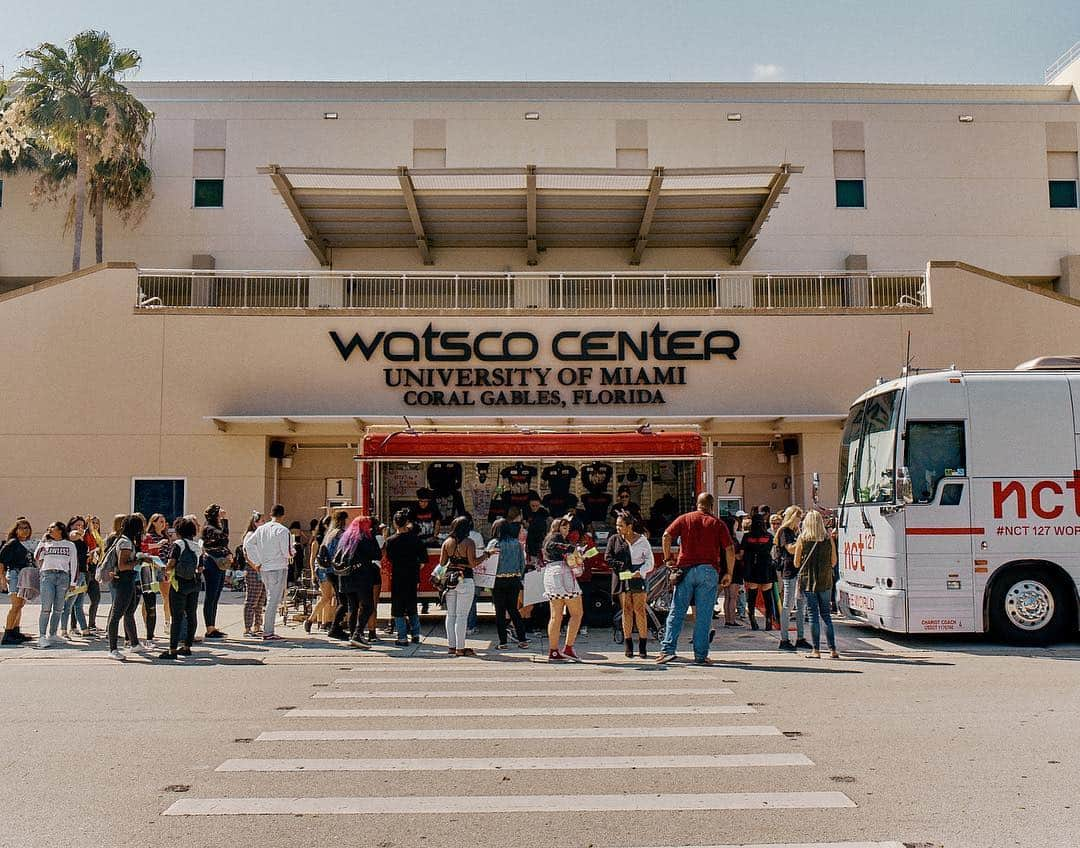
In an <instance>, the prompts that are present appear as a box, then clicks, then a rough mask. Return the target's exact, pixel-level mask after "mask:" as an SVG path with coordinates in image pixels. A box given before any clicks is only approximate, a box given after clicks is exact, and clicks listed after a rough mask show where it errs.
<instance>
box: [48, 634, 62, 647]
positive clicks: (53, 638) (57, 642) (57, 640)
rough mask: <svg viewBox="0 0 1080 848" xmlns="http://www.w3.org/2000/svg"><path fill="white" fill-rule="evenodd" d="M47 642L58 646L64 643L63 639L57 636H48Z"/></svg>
mask: <svg viewBox="0 0 1080 848" xmlns="http://www.w3.org/2000/svg"><path fill="white" fill-rule="evenodd" d="M49 644H50V645H54V646H57V647H59V646H61V645H63V644H64V640H63V639H61V638H60V637H59V636H50V637H49Z"/></svg>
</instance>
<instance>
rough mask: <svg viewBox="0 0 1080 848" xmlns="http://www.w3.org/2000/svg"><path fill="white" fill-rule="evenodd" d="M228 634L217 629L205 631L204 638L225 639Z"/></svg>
mask: <svg viewBox="0 0 1080 848" xmlns="http://www.w3.org/2000/svg"><path fill="white" fill-rule="evenodd" d="M226 635H227V634H225V633H222V632H221V631H220V630H215V631H213V632H212V633H204V634H203V638H204V639H224V638H225V636H226Z"/></svg>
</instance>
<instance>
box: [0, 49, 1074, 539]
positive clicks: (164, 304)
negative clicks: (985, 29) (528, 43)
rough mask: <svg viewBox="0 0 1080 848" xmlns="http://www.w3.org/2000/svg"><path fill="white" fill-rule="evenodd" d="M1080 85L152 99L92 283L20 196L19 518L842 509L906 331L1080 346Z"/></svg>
mask: <svg viewBox="0 0 1080 848" xmlns="http://www.w3.org/2000/svg"><path fill="white" fill-rule="evenodd" d="M1078 85H1080V59H1078V58H1077V56H1076V55H1075V54H1074V55H1072V56H1071V57H1066V58H1065V59H1064V60H1063V61H1062V62H1060V63H1059V64H1058V66H1057V67H1056V68H1055V69H1054V73H1053V75H1052V78H1051V79H1049V81H1048V83H1047V84H1046V85H1037V86H1032V85H994V86H982V85H980V86H957V85H848V84H843V85H841V84H786V83H777V84H765V83H754V84H721V83H717V84H711V83H710V84H678V83H672V84H661V83H651V84H636V83H635V84H629V83H611V84H599V83H300V82H293V83H273V82H255V83H228V82H225V83H190V82H145V83H138V84H133V85H132V88H133V90H134V91H135V93H136V94H137V95H138V96H139V97H140V98H141V99H142V100H143V101H144V102H145V103H146V104H147V105H148V106H149V107H150V108H151V109H152V110H153V111H154V112H155V114H156V134H155V139H154V144H153V152H152V163H151V164H152V167H153V170H154V198H153V201H152V203H151V205H150V208H149V211H148V213H147V214H146V216H145V218H144V220H143V221H142V223H141V224H140V225H139V226H138V227H137V228H132V229H129V228H125V227H124V226H122V225H121V223H120V222H119V221H118V220H115V219H114V218H108V219H107V220H106V223H105V257H106V260H107V261H106V263H105V264H103V265H97V266H94V267H90V268H85V269H84V270H83V271H81V272H78V273H75V274H65V273H64V272H65V269H66V268H67V267H68V266H69V262H70V254H71V249H70V234H65V233H64V214H65V209H63V208H61V207H60V206H49V205H37V206H35V205H34V203H33V202H32V198H31V188H32V177H30V176H23V175H18V176H7V177H5V178H4V179H3V184H2V195H0V197H2V205H0V284H2V285H3V287H4V290H5V291H6V293H5V294H3V295H0V339H2V340H3V358H2V365H0V393H2V396H3V398H4V399H5V402H4V403H3V404H2V405H0V433H2V434H3V437H2V439H0V516H4V520H10V519H11V518H13V517H14V516H15V515H16V514H25V515H27V516H29V517H30V518H31V520H32V521H33V522H34V524H35V525H37V526H39V527H40V526H43V525H44V524H45V523H47V521H48V520H51V519H53V518H56V517H61V516H65V515H68V514H70V513H71V512H73V511H87V510H89V511H91V512H94V513H98V514H112V513H116V512H122V511H127V510H131V509H133V508H138V509H141V510H143V511H146V512H150V511H162V512H166V513H167V514H176V513H178V512H183V511H199V512H201V510H202V508H203V506H205V505H206V504H207V503H210V502H212V501H214V502H218V503H221V504H223V505H224V506H225V507H226V508H227V509H229V510H230V511H231V512H232V513H233V514H234V515H241V514H243V513H245V512H246V511H248V510H251V509H253V508H257V509H264V508H265V507H266V506H267V505H269V504H270V503H272V502H273V501H275V500H277V501H280V502H282V503H284V504H285V505H286V507H287V508H288V510H289V512H290V515H291V517H302V518H307V517H310V516H313V515H316V514H318V513H319V511H320V510H321V508H322V507H324V506H326V505H327V504H329V503H341V502H352V503H363V504H364V505H365V506H368V507H369V508H373V509H375V510H378V511H379V512H380V513H382V514H385V512H386V511H387V510H389V509H391V508H393V507H394V506H397V505H398V504H401V503H406V502H408V501H409V500H410V499H411V498H412V497H413V492H414V490H415V488H417V487H419V486H421V485H432V486H433V487H434V488H436V490H437V494H439V496H440V497H442V498H447V499H451V500H452V499H455V498H457V497H458V496H460V502H459V504H458V505H457V506H456V507H454V508H460V506H462V505H463V506H464V507H465V508H466V509H469V510H471V511H472V512H473V513H474V514H475V515H476V516H477V518H478V519H480V521H481V523H483V521H484V520H485V518H487V517H489V516H490V515H494V514H497V513H498V508H497V506H496V505H497V504H498V502H499V500H500V498H508V497H512V496H514V495H517V496H519V497H520V496H521V495H522V492H523V491H527V490H528V489H535V490H536V491H538V492H540V493H541V494H542V495H543V496H545V497H548V496H549V495H553V494H554V495H560V496H565V495H573V496H574V497H576V498H578V499H579V500H580V501H581V502H582V503H583V504H587V505H588V508H589V509H592V510H595V511H596V514H597V515H600V514H601V513H602V512H603V510H604V508H605V503H610V498H611V497H613V496H614V495H615V492H616V490H617V489H618V488H619V487H620V486H626V487H628V488H629V489H630V491H631V493H632V496H633V498H634V500H635V501H637V502H640V504H641V508H642V511H643V512H644V513H646V514H648V513H650V511H652V512H656V513H657V515H658V516H662V514H663V510H664V507H663V506H662V505H661V506H657V505H658V504H659V503H660V502H661V501H663V500H664V499H665V498H667V499H668V500H667V503H668V504H669V505H670V504H671V502H672V501H674V502H675V504H676V506H677V507H678V508H680V509H681V508H683V507H686V506H688V504H689V503H690V498H691V496H692V493H693V491H694V490H696V489H700V488H701V487H708V488H710V489H713V490H715V491H717V492H718V493H719V494H720V495H721V496H722V497H723V498H725V500H724V501H723V507H724V508H725V509H727V510H733V509H735V508H737V507H739V506H749V505H754V504H761V503H767V504H770V505H772V506H773V507H774V508H776V507H780V506H783V505H784V504H786V503H788V502H803V503H805V502H807V501H809V500H810V499H811V497H812V493H811V491H810V488H811V485H810V480H811V476H812V474H813V473H814V472H818V473H819V474H820V477H821V489H820V493H819V497H820V499H821V501H822V502H823V503H825V504H829V503H833V502H834V501H835V499H836V490H837V473H836V468H837V455H838V439H839V432H840V427H841V423H842V421H843V418H844V416H845V415H846V412H847V409H848V406H849V404H850V403H851V401H852V400H853V399H854V398H855V397H856V396H858V395H859V394H860V393H861V392H862V391H863V390H865V389H866V388H868V387H869V386H871V385H873V383H874V381H875V379H876V378H878V377H879V376H893V375H896V374H897V373H898V372H899V370H900V369H901V368H902V367H903V366H904V364H905V361H906V360H907V357H908V345H909V338H910V355H911V357H912V359H913V361H914V365H915V366H916V367H939V366H948V365H950V364H952V363H955V364H957V365H958V366H961V367H963V368H966V369H980V368H1012V367H1013V366H1015V365H1016V364H1017V363H1020V362H1022V361H1024V360H1027V359H1030V358H1032V357H1036V356H1039V355H1043V354H1076V353H1080V210H1078V208H1077V177H1078V175H1077V150H1078V138H1080V132H1078V129H1080V99H1078V88H1077V86H1078ZM91 233H92V227H88V233H87V241H86V246H85V247H84V250H83V255H84V256H87V255H92V253H93V242H92V238H93V237H92V235H91ZM1014 412H1015V414H1018V415H1019V414H1023V410H1015V411H1014ZM406 419H407V420H406ZM358 457H359V458H358ZM604 466H607V469H608V470H606V471H605V470H604ZM567 468H569V469H571V471H566V469H567ZM552 469H558V470H557V471H552ZM571 472H572V473H571ZM605 477H606V479H605ZM560 493H561V494H560ZM605 497H606V498H607V499H608V500H607V501H605ZM553 503H554V505H555V506H559V505H560V504H564V503H565V501H560V500H559V498H558V497H556V498H555V499H554V501H553ZM654 508H655V509H654Z"/></svg>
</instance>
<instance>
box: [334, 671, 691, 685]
mask: <svg viewBox="0 0 1080 848" xmlns="http://www.w3.org/2000/svg"><path fill="white" fill-rule="evenodd" d="M661 679H662V680H663V681H664V683H669V682H671V681H674V680H697V681H699V682H700V681H701V680H702V679H703V678H702V675H701V674H663V675H661V674H657V673H655V672H651V673H649V672H646V673H641V674H635V673H633V672H627V673H625V674H610V673H609V674H575V675H574V676H573V677H571V676H570V675H566V674H526V673H524V672H518V673H515V674H514V675H513V676H511V675H509V674H501V675H492V676H475V675H472V674H460V675H458V674H455V675H452V676H447V677H436V676H432V677H382V676H381V675H375V676H372V677H339V678H337V680H335V681H334V683H335V685H338V686H361V685H362V686H377V685H381V684H384V683H395V684H408V685H412V684H415V685H417V686H428V685H430V684H432V683H507V682H512V683H583V682H584V683H601V682H603V683H619V684H626V685H630V684H634V683H642V682H652V681H654V680H661Z"/></svg>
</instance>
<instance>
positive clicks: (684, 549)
mask: <svg viewBox="0 0 1080 848" xmlns="http://www.w3.org/2000/svg"><path fill="white" fill-rule="evenodd" d="M676 539H677V540H678V545H679V559H678V561H677V562H676V560H675V557H673V556H672V555H671V545H672V543H673V542H674V541H675V540H676ZM721 549H723V551H724V557H725V559H724V562H725V564H726V573H725V574H724V576H723V577H722V578H720V579H719V585H720V586H727V585H728V584H729V583H730V582H731V570H732V568H733V567H734V563H735V543H734V542H733V541H732V540H731V534H730V533H729V532H728V529H727V525H726V524H724V522H723V521H721V520H720V519H719V518H717V517H716V516H715V515H713V496H712V495H710V494H709V493H708V492H703V493H702V494H700V495H698V499H697V509H696V510H694V511H693V512H687V513H685V514H683V515H680V516H679V517H678V518H676V519H675V520H674V521H672V522H671V524H670V525H669V526H668V528H667V530H665V531H664V565H666V566H667V567H668V568H672V569H673V573H674V574H680V573H681V575H682V579H680V580H679V582H678V584H676V586H675V592H674V597H673V598H672V599H671V612H669V613H668V617H667V626H666V627H665V628H664V638H663V641H662V642H661V643H660V656H659V657H657V658H656V661H657V663H666V662H671V661H672V660H673V659H675V649H676V646H677V645H678V641H679V634H680V633H681V632H682V626H683V621H684V620H685V619H686V612H687V610H688V609H689V608H690V605H691V604H693V605H694V636H693V642H694V662H696V663H697V664H698V665H712V660H710V659H709V625H710V624H711V623H712V609H713V605H714V604H715V603H716V591H717V576H718V574H719V571H720V551H721Z"/></svg>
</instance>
